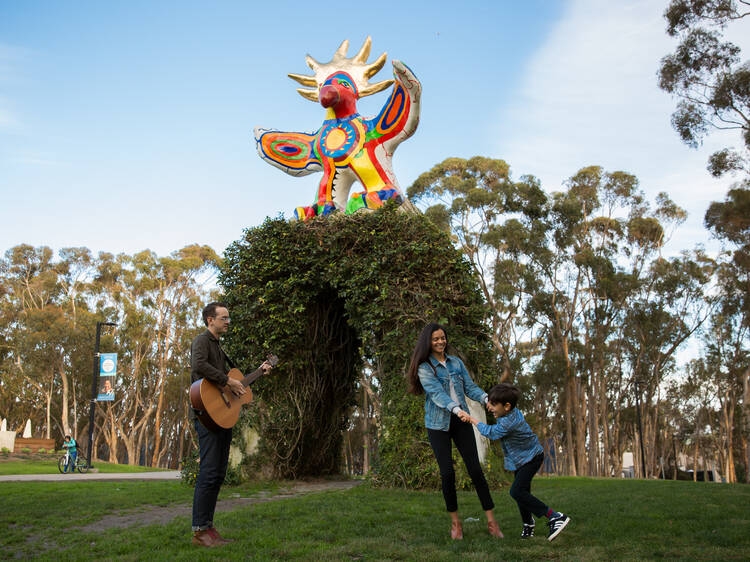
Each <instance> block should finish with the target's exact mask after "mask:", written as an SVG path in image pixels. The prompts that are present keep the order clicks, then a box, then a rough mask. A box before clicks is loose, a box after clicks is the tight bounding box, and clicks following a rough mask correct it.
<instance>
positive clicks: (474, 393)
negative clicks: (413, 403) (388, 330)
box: [407, 322, 503, 539]
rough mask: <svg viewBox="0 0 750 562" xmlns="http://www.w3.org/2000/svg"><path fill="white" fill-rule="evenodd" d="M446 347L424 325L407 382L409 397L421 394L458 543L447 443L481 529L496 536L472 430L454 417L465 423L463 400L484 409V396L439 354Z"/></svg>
mask: <svg viewBox="0 0 750 562" xmlns="http://www.w3.org/2000/svg"><path fill="white" fill-rule="evenodd" d="M447 346H448V339H447V336H446V330H445V328H444V327H443V326H441V325H439V324H436V323H434V322H433V323H430V324H427V326H425V327H424V329H423V330H422V333H421V334H420V335H419V339H418V340H417V345H416V346H415V348H414V353H412V356H411V364H410V365H409V371H408V373H407V378H408V381H409V392H410V393H411V394H415V395H419V394H422V393H423V392H424V394H425V402H424V410H425V415H424V421H425V426H426V427H427V437H428V439H429V440H430V445H431V446H432V450H433V452H434V453H435V459H436V460H437V463H438V467H439V468H440V479H441V483H442V489H443V498H444V499H445V507H446V509H447V510H448V513H450V516H451V538H452V539H462V538H463V529H462V528H461V519H460V518H459V517H458V501H457V498H456V473H455V472H454V470H453V458H452V450H451V448H452V446H451V440H453V442H454V443H455V444H456V448H457V449H458V452H459V453H460V454H461V458H463V460H464V464H465V465H466V470H467V472H468V473H469V476H470V477H471V481H472V482H473V483H474V488H475V489H476V491H477V495H478V496H479V501H480V502H481V504H482V509H484V511H485V513H486V514H487V529H488V530H489V532H490V535H492V536H494V537H502V536H503V534H502V533H501V532H500V528H499V527H498V524H497V522H496V521H495V515H494V513H493V511H492V510H493V509H494V507H495V504H494V502H493V501H492V496H491V495H490V489H489V486H488V485H487V480H485V478H484V472H482V466H481V464H480V463H479V455H478V454H477V444H476V441H475V440H474V429H473V428H472V427H471V425H470V424H468V423H464V422H462V421H461V420H460V419H459V418H458V415H459V414H464V415H466V416H467V418H468V414H467V412H468V410H469V408H468V406H467V405H466V396H468V397H469V398H472V399H473V400H476V401H477V402H480V403H482V404H486V403H487V393H486V392H484V391H483V390H482V389H481V388H479V387H478V386H477V385H476V384H474V381H473V380H471V377H470V376H469V373H468V372H467V371H466V367H465V366H464V364H463V361H461V360H460V359H459V358H458V357H455V356H453V355H447V354H446V353H445V352H446V349H447Z"/></svg>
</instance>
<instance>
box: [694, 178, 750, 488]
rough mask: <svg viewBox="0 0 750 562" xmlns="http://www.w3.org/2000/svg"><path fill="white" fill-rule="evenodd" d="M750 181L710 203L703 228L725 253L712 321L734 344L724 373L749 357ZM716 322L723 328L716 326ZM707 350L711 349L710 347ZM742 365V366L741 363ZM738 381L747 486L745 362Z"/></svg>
mask: <svg viewBox="0 0 750 562" xmlns="http://www.w3.org/2000/svg"><path fill="white" fill-rule="evenodd" d="M749 187H750V181H747V180H746V181H744V182H742V183H740V184H739V185H737V186H736V187H735V188H733V189H731V190H729V192H728V193H727V196H726V198H725V200H724V201H721V202H719V201H715V202H713V203H711V205H710V206H709V207H708V210H707V211H706V216H705V218H704V224H705V225H706V228H708V229H709V230H710V231H711V232H712V233H713V234H714V235H715V236H716V237H717V238H718V239H719V240H720V241H721V242H722V246H723V247H724V252H723V253H722V254H721V255H720V256H719V258H718V262H719V266H718V268H717V286H718V288H719V293H718V298H719V310H718V311H717V317H715V318H714V319H713V324H714V326H715V330H718V332H719V334H721V335H722V336H723V337H722V340H723V341H732V342H734V343H733V344H732V345H731V346H729V347H730V348H731V349H732V352H731V353H728V354H727V353H725V354H722V356H721V357H723V358H726V359H728V360H727V361H723V360H722V361H720V366H721V369H722V370H723V371H732V370H734V369H735V368H736V367H734V366H732V364H736V361H737V358H741V357H743V356H744V357H745V358H747V356H748V354H750V337H749V336H748V333H749V331H750V298H748V295H750V189H749ZM719 319H721V320H722V321H723V323H724V326H719V325H718V323H719ZM709 349H711V348H710V347H709ZM740 364H742V363H740ZM740 377H741V387H742V393H741V397H742V398H741V411H742V416H741V418H742V422H741V424H740V427H741V432H740V435H741V440H742V447H743V449H744V454H743V455H742V456H743V462H744V464H745V479H746V481H748V482H750V447H749V446H748V440H750V361H748V360H747V359H745V361H744V369H743V370H742V373H741V375H740Z"/></svg>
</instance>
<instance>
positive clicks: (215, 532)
mask: <svg viewBox="0 0 750 562" xmlns="http://www.w3.org/2000/svg"><path fill="white" fill-rule="evenodd" d="M206 530H207V531H208V532H209V533H211V537H212V538H213V539H214V541H216V542H218V543H220V544H227V543H230V542H234V539H225V538H224V537H222V536H221V533H220V532H219V530H218V529H217V528H216V527H210V528H209V529H206Z"/></svg>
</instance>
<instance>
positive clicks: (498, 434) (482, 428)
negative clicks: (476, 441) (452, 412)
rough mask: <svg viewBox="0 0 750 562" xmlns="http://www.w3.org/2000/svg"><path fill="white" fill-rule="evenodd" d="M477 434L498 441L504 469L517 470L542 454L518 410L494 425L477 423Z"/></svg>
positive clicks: (534, 434) (515, 409)
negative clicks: (500, 446)
mask: <svg viewBox="0 0 750 562" xmlns="http://www.w3.org/2000/svg"><path fill="white" fill-rule="evenodd" d="M477 429H478V430H479V433H481V434H482V435H484V436H485V437H488V438H490V439H500V444H501V445H502V446H503V455H504V456H505V469H506V470H518V469H519V468H521V467H522V466H523V465H525V464H526V463H527V462H529V461H530V460H531V459H533V458H534V457H535V456H537V455H538V454H539V453H543V452H544V449H542V445H541V443H539V438H538V437H537V436H536V433H534V432H533V431H532V429H531V427H529V424H528V423H526V420H525V419H524V417H523V414H522V413H521V412H520V411H519V410H518V408H513V409H512V410H511V411H510V412H509V413H508V415H507V416H503V417H501V418H500V419H499V420H497V423H496V424H495V425H487V424H486V423H478V424H477Z"/></svg>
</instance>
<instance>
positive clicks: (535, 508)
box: [464, 383, 570, 541]
mask: <svg viewBox="0 0 750 562" xmlns="http://www.w3.org/2000/svg"><path fill="white" fill-rule="evenodd" d="M520 394H521V393H520V392H519V390H518V389H517V388H516V387H515V386H511V385H509V384H505V383H502V384H498V385H497V386H493V387H492V389H490V392H489V395H488V401H487V409H488V410H490V411H491V412H492V413H493V414H494V415H495V417H496V418H497V420H498V421H497V423H496V424H495V425H487V424H486V423H480V422H479V421H478V420H476V419H474V418H472V417H471V416H468V415H467V416H466V419H465V420H464V421H470V422H471V423H473V424H474V425H476V426H477V429H478V430H479V433H481V434H482V435H484V436H485V437H488V438H489V439H500V443H501V445H502V446H503V453H504V454H505V468H506V469H507V470H514V471H515V473H516V477H515V480H513V485H512V486H511V487H510V495H511V497H512V498H513V499H514V500H516V502H517V503H518V509H519V511H520V512H521V519H522V520H523V530H522V531H521V538H524V539H527V538H529V537H533V536H534V518H533V517H532V516H531V515H532V513H533V514H534V515H536V516H537V517H547V519H548V523H547V524H548V525H549V535H548V536H547V540H550V541H551V540H553V539H554V538H555V537H556V536H557V535H559V534H560V532H561V531H562V530H563V529H564V528H565V527H566V526H567V524H568V523H570V517H568V516H567V515H564V514H562V513H558V512H557V511H555V510H553V509H551V508H549V507H547V506H546V505H545V504H543V503H542V502H541V501H539V500H538V499H537V498H535V497H534V496H532V495H531V479H532V478H533V477H534V475H535V474H536V472H537V470H539V467H540V466H542V462H543V461H544V449H542V446H541V444H540V443H539V439H538V438H537V436H536V435H535V434H534V432H533V431H532V430H531V428H530V427H529V424H528V423H526V420H525V419H524V418H523V414H522V413H521V412H520V411H519V410H518V409H517V408H516V403H517V402H518V397H519V396H520Z"/></svg>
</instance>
